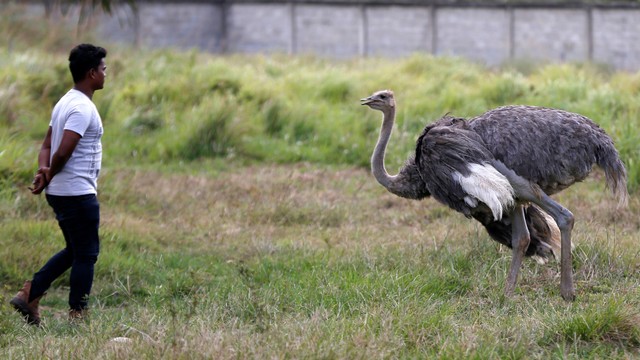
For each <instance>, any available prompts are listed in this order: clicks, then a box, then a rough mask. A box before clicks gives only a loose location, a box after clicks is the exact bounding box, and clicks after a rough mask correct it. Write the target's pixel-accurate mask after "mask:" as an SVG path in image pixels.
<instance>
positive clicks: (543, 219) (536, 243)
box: [485, 205, 560, 264]
mask: <svg viewBox="0 0 640 360" xmlns="http://www.w3.org/2000/svg"><path fill="white" fill-rule="evenodd" d="M525 219H526V221H527V229H528V230H529V234H530V237H531V242H530V243H529V248H527V252H526V253H525V255H526V256H530V257H531V258H533V259H534V260H535V261H536V262H538V263H540V264H546V263H547V262H549V260H552V259H560V229H559V228H558V225H557V224H556V222H555V221H554V220H553V218H552V217H551V216H549V215H548V214H547V213H545V212H544V211H542V210H541V209H540V208H538V207H537V206H535V205H529V206H527V207H526V209H525ZM485 228H486V230H487V232H488V233H489V236H491V238H492V239H494V240H495V241H497V242H499V243H501V244H503V245H506V246H507V247H509V248H511V222H510V220H508V219H507V218H503V219H501V220H499V221H493V222H489V223H488V224H485Z"/></svg>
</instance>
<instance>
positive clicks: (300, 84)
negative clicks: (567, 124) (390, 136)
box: [0, 47, 640, 190]
mask: <svg viewBox="0 0 640 360" xmlns="http://www.w3.org/2000/svg"><path fill="white" fill-rule="evenodd" d="M110 50H111V52H110V54H109V56H108V58H107V64H108V77H107V84H106V87H105V89H104V90H102V91H100V92H98V93H96V95H95V99H94V100H95V102H96V104H97V106H98V108H99V110H100V112H101V114H102V117H103V121H104V124H105V129H106V132H105V137H104V145H105V146H104V149H105V162H106V163H107V164H109V163H112V162H125V163H142V162H144V163H148V162H151V163H170V162H180V161H192V160H195V159H199V158H207V157H221V158H224V157H233V158H238V159H245V160H249V161H265V162H279V163H293V162H299V161H309V162H316V163H326V164H350V165H356V166H363V167H365V166H367V164H368V159H369V156H370V151H371V147H372V144H373V142H374V141H375V138H376V136H377V135H376V134H377V129H378V126H379V124H378V118H377V117H378V115H377V114H375V113H373V112H371V111H367V109H365V108H363V107H361V106H360V105H359V103H358V99H360V98H361V97H364V96H367V95H368V94H370V93H371V92H373V91H375V90H378V89H382V88H391V89H393V90H394V91H395V92H396V96H397V99H398V103H399V119H398V124H397V129H396V134H395V138H394V139H395V140H394V141H392V142H391V145H390V153H400V154H407V153H409V152H411V151H412V148H413V146H414V140H415V137H416V135H417V134H418V133H419V132H420V130H421V128H422V127H423V126H424V125H425V124H428V123H430V122H432V121H434V120H436V119H438V118H439V117H440V116H442V115H443V114H446V113H452V114H455V115H457V116H465V117H471V116H474V115H477V114H480V113H482V112H483V111H485V110H487V109H490V108H493V107H496V106H500V105H505V104H516V103H520V104H535V105H541V106H550V107H557V108H562V109H566V110H569V111H576V112H579V113H582V114H584V115H586V116H588V117H591V118H592V119H594V120H595V121H596V122H597V123H598V124H599V125H600V126H601V127H603V128H604V129H605V130H606V131H607V132H608V133H609V134H611V136H612V137H613V138H614V141H615V143H616V145H617V147H618V149H619V151H620V153H621V156H622V158H623V161H624V162H625V164H626V165H627V168H628V171H629V178H630V179H629V185H630V188H631V189H632V190H635V189H636V188H637V187H638V185H639V184H640V173H639V170H638V169H639V167H638V161H639V156H640V145H638V144H640V134H639V130H638V129H639V128H640V127H639V126H638V125H639V123H638V122H639V120H638V116H637V115H638V114H639V113H640V101H639V100H638V99H639V98H638V92H639V89H640V80H639V79H640V76H638V75H636V74H628V73H611V72H607V71H603V70H601V68H598V67H591V66H587V65H547V66H544V67H541V68H538V69H535V70H533V71H532V72H531V74H527V75H525V74H523V73H520V72H517V71H516V70H513V69H509V70H505V71H496V70H489V69H485V68H482V67H480V66H476V65H472V64H470V63H468V62H465V61H462V60H459V59H451V58H434V57H430V56H423V55H416V56H414V57H412V58H408V59H404V60H381V59H359V60H351V61H340V62H337V61H329V60H319V59H312V58H292V57H286V56H269V57H264V56H224V57H220V56H216V55H210V54H204V53H197V52H187V53H179V52H174V51H169V50H156V51H138V50H132V49H124V48H120V47H112V48H111V49H110ZM65 58H66V49H64V51H63V50H62V49H61V51H60V52H59V53H57V55H55V56H51V55H50V54H47V53H45V52H41V51H38V50H29V51H16V50H12V51H9V50H8V49H7V48H4V49H0V63H1V64H2V65H3V66H2V67H1V68H0V131H1V133H0V142H1V144H2V146H1V148H2V154H1V155H0V174H1V175H2V179H3V180H6V179H9V178H11V179H14V180H13V181H14V182H18V181H16V180H19V181H20V182H25V181H27V180H28V176H27V175H28V174H29V173H30V172H31V171H32V169H33V168H34V163H35V157H34V156H33V150H31V149H32V147H33V146H35V145H36V144H37V142H38V141H40V139H41V138H42V136H43V135H44V132H45V131H46V127H47V122H48V119H49V115H50V110H51V107H52V105H53V104H54V103H55V101H56V100H57V99H58V98H59V97H60V96H61V95H62V94H64V92H65V91H66V90H67V89H68V88H70V87H71V85H72V84H71V82H70V76H69V74H68V71H67V69H66V60H65ZM18 154H21V155H20V156H18ZM22 154H23V156H22ZM394 161H395V163H392V164H391V165H392V167H395V166H398V165H400V161H399V160H394Z"/></svg>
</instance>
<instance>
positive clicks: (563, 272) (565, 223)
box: [530, 192, 576, 301]
mask: <svg viewBox="0 0 640 360" xmlns="http://www.w3.org/2000/svg"><path fill="white" fill-rule="evenodd" d="M530 201H532V202H534V203H536V204H537V205H538V206H540V207H541V208H542V210H544V211H546V212H547V214H549V215H551V217H553V219H554V220H555V221H556V224H558V228H560V294H561V295H562V298H563V299H565V300H567V301H572V300H574V299H575V296H576V295H575V289H574V287H573V267H572V260H571V230H573V222H574V218H573V214H572V213H571V211H569V210H567V209H566V208H564V207H563V206H562V205H560V204H558V203H557V202H555V201H553V200H552V199H551V198H550V197H549V196H548V195H547V194H545V193H544V192H540V195H539V198H536V199H530Z"/></svg>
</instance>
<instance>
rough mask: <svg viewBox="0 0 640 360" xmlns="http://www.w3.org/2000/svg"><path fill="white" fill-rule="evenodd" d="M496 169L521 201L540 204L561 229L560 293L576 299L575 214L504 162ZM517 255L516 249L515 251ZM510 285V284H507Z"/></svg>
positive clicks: (567, 297)
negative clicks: (573, 255) (574, 273)
mask: <svg viewBox="0 0 640 360" xmlns="http://www.w3.org/2000/svg"><path fill="white" fill-rule="evenodd" d="M493 165H494V167H495V168H496V170H498V171H499V172H500V173H501V174H502V175H504V176H506V177H507V179H508V180H509V182H510V183H511V186H513V190H514V191H515V193H516V197H517V198H518V199H519V200H521V201H523V200H524V201H530V202H532V203H534V204H536V205H538V206H539V207H540V208H541V209H542V210H544V211H545V212H546V213H547V214H549V215H551V217H552V218H553V220H555V222H556V224H557V225H558V228H559V229H560V295H562V298H563V299H565V300H567V301H572V300H574V299H575V288H574V286H573V267H572V261H571V230H573V222H574V218H573V214H572V213H571V211H569V210H567V209H566V208H564V207H563V206H562V205H560V204H558V203H557V202H555V201H554V200H553V199H551V198H550V197H549V195H547V194H545V193H544V191H542V189H540V187H539V186H538V185H537V184H534V183H531V182H529V181H528V180H527V179H525V178H523V177H522V176H520V175H518V174H516V173H515V172H513V170H511V169H509V168H507V167H506V166H505V165H504V164H503V163H501V162H499V161H496V162H495V163H494V164H493ZM514 256H515V251H514ZM507 285H508V284H507Z"/></svg>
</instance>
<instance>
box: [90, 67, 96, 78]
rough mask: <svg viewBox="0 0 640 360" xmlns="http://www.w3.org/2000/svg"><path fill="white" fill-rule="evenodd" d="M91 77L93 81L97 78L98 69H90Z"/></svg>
mask: <svg viewBox="0 0 640 360" xmlns="http://www.w3.org/2000/svg"><path fill="white" fill-rule="evenodd" d="M89 77H90V78H92V79H93V78H95V77H96V69H94V68H91V69H89Z"/></svg>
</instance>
